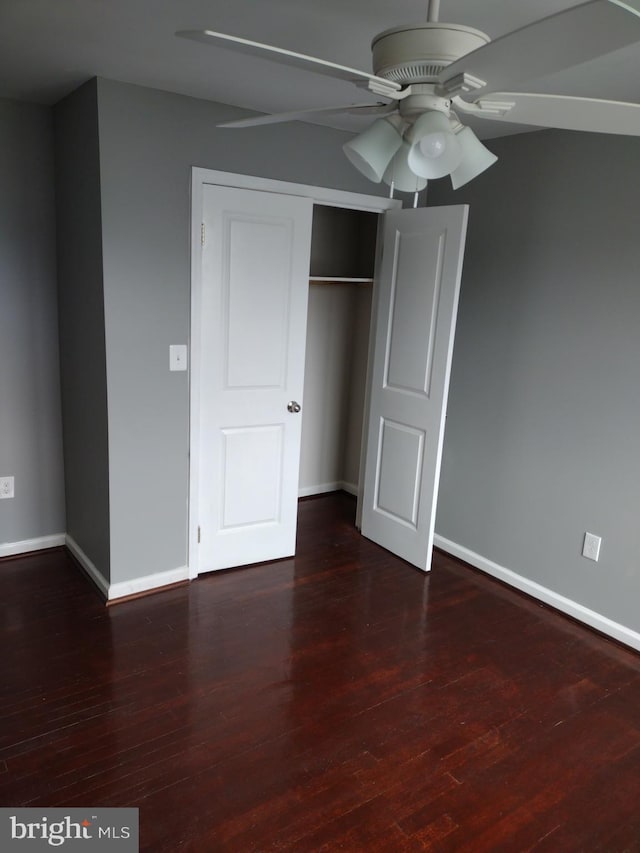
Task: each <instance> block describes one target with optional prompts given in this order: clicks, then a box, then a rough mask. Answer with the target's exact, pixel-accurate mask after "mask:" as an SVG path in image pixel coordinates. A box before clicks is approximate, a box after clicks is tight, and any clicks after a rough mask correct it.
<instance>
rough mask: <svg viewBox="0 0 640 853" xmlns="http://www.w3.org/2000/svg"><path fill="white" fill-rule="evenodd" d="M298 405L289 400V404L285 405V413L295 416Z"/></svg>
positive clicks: (298, 409) (298, 408)
mask: <svg viewBox="0 0 640 853" xmlns="http://www.w3.org/2000/svg"><path fill="white" fill-rule="evenodd" d="M300 408H301V406H300V403H296V401H295V400H291V402H289V403H287V411H288V412H292V413H294V414H297V413H298V412H299V411H300Z"/></svg>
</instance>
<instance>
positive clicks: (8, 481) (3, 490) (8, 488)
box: [0, 477, 13, 500]
mask: <svg viewBox="0 0 640 853" xmlns="http://www.w3.org/2000/svg"><path fill="white" fill-rule="evenodd" d="M12 497H13V477H0V500H2V498H12Z"/></svg>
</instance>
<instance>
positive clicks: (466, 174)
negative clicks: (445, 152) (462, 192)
mask: <svg viewBox="0 0 640 853" xmlns="http://www.w3.org/2000/svg"><path fill="white" fill-rule="evenodd" d="M456 139H457V140H458V142H459V144H460V148H461V150H462V160H461V162H460V165H459V166H458V167H457V169H454V170H453V172H451V184H452V186H453V188H454V190H457V189H458V188H459V187H463V186H464V185H465V184H467V183H469V181H472V180H473V179H474V178H477V177H478V175H480V174H482V172H484V171H485V169H488V168H489V167H490V166H493V164H494V163H496V162H497V160H498V158H497V157H496V155H495V154H494V153H493V152H492V151H489V149H488V148H487V147H486V146H484V145H483V144H482V142H480V140H479V139H478V137H477V136H476V135H475V133H474V132H473V130H471V128H470V127H463V128H462V130H461V131H460V132H459V133H457V134H456Z"/></svg>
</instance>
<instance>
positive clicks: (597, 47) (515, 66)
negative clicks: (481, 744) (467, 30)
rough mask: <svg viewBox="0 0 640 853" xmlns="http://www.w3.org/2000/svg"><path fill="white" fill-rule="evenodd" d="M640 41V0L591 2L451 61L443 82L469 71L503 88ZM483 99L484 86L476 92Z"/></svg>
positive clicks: (492, 87) (491, 87) (493, 88)
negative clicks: (479, 92) (480, 94)
mask: <svg viewBox="0 0 640 853" xmlns="http://www.w3.org/2000/svg"><path fill="white" fill-rule="evenodd" d="M639 41H640V0H627V2H622V0H590V2H588V3H581V4H580V5H579V6H573V7H572V8H570V9H566V10H565V11H564V12H558V13H557V14H555V15H550V16H548V17H546V18H542V19H541V20H539V21H536V22H534V23H533V24H529V25H528V26H526V27H522V28H521V29H519V30H515V31H514V32H512V33H508V34H507V35H504V36H501V37H500V38H497V39H496V40H495V41H491V42H489V43H488V44H487V45H484V46H483V47H479V48H478V49H477V50H474V51H472V52H471V53H468V54H467V55H466V56H463V57H462V58H461V59H459V60H457V61H456V62H453V63H451V65H448V66H447V67H446V68H445V69H444V70H443V71H442V72H441V73H440V77H439V82H440V83H441V84H442V85H443V87H444V88H445V89H446V84H447V82H449V81H453V79H454V78H456V77H458V76H459V75H460V74H462V73H463V72H466V73H467V74H471V75H473V77H477V78H479V80H480V81H482V82H484V84H485V85H484V86H483V87H481V88H480V91H482V93H483V94H484V93H485V92H502V91H505V90H508V89H510V88H512V86H513V84H514V83H521V82H523V81H528V80H535V79H537V78H539V77H544V76H546V75H547V74H553V73H555V72H557V71H562V70H564V69H565V68H570V67H572V66H574V65H579V64H580V63H582V62H586V61H588V60H590V59H595V58H596V57H598V56H603V55H604V54H607V53H611V52H612V51H614V50H618V49H619V48H622V47H625V46H627V45H629V44H634V43H636V42H639ZM473 94H474V95H475V97H476V98H477V95H478V90H476V91H475V92H474V93H473Z"/></svg>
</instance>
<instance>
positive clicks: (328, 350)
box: [299, 204, 379, 497]
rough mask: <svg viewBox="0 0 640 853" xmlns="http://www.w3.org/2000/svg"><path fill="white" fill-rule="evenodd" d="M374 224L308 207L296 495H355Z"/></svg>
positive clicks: (364, 216) (363, 216)
mask: <svg viewBox="0 0 640 853" xmlns="http://www.w3.org/2000/svg"><path fill="white" fill-rule="evenodd" d="M378 218H379V216H378V214H377V213H371V212H367V211H358V210H351V209H347V208H339V207H329V206H326V205H320V204H316V205H314V208H313V230H312V238H311V261H310V273H309V308H308V321H307V351H306V360H305V378H304V405H303V410H302V412H303V420H302V447H301V457H300V481H299V495H300V496H301V497H303V496H307V495H314V494H321V493H323V492H329V491H335V490H338V489H344V490H345V491H348V492H351V493H352V494H356V493H357V490H358V482H359V476H360V451H361V445H362V424H363V415H364V397H365V383H366V375H367V358H368V350H369V327H370V323H371V305H372V301H371V300H372V291H373V275H374V267H375V260H376V238H377V230H378Z"/></svg>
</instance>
